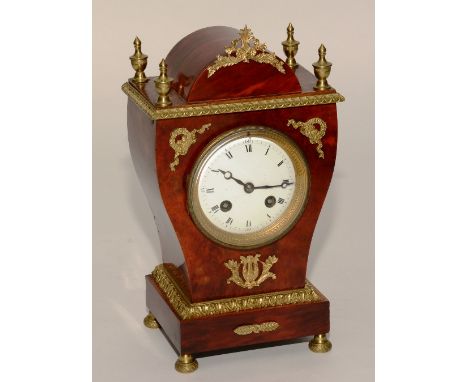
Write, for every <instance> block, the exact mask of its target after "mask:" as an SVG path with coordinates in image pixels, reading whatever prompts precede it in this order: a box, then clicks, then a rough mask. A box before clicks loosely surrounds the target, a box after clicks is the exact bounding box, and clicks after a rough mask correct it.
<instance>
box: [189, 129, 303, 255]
mask: <svg viewBox="0 0 468 382" xmlns="http://www.w3.org/2000/svg"><path fill="white" fill-rule="evenodd" d="M308 184H309V174H308V170H307V166H306V163H305V160H304V158H303V155H302V152H301V151H300V149H299V148H298V147H297V146H296V144H295V143H294V142H292V141H291V140H290V139H289V138H287V137H286V136H285V135H283V134H282V133H279V132H278V131H276V130H273V129H270V128H266V127H260V126H249V127H244V128H240V129H236V130H233V131H230V132H228V133H226V134H223V135H221V136H220V137H218V138H217V139H215V140H214V141H213V142H212V143H211V144H209V145H208V147H207V148H206V149H205V150H204V152H203V153H202V154H201V155H200V158H199V159H198V161H197V163H196V164H195V166H194V169H193V171H192V174H191V176H190V180H189V194H188V204H189V210H190V212H191V215H192V218H193V220H194V222H195V223H196V224H197V226H198V227H199V228H200V229H201V230H202V231H203V232H204V233H205V234H206V235H207V236H209V237H210V238H211V239H213V240H215V241H217V242H219V243H222V244H224V245H227V246H232V247H249V248H253V247H255V246H260V245H264V244H266V243H269V242H272V241H274V240H277V239H279V238H280V237H281V236H282V235H284V234H285V233H286V232H287V231H288V230H289V229H291V228H292V226H293V225H294V223H295V221H296V220H297V219H298V218H299V216H300V214H301V212H302V209H303V206H304V204H305V201H306V198H307V191H308Z"/></svg>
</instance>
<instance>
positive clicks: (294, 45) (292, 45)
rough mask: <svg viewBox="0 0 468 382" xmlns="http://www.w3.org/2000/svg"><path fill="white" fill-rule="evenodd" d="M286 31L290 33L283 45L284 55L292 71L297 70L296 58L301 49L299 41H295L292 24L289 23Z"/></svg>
mask: <svg viewBox="0 0 468 382" xmlns="http://www.w3.org/2000/svg"><path fill="white" fill-rule="evenodd" d="M286 30H287V32H288V38H287V39H286V40H285V41H283V42H282V43H281V44H282V45H283V51H284V54H285V55H286V57H287V58H286V63H287V64H288V66H289V67H290V68H291V69H295V68H296V67H297V62H296V59H295V58H294V56H295V55H296V54H297V51H298V49H299V41H296V40H295V39H294V27H293V25H292V24H291V23H289V25H288V28H287V29H286Z"/></svg>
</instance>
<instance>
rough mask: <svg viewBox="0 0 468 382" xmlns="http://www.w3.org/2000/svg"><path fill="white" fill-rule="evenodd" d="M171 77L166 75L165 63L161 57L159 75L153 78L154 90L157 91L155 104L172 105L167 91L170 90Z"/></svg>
mask: <svg viewBox="0 0 468 382" xmlns="http://www.w3.org/2000/svg"><path fill="white" fill-rule="evenodd" d="M172 81H173V80H172V78H170V77H168V76H167V64H166V60H165V59H164V58H163V59H162V60H161V63H160V64H159V77H157V78H156V79H155V80H154V84H155V86H156V90H157V91H158V93H159V97H158V101H157V102H156V105H157V106H161V107H165V106H170V105H172V101H171V99H170V98H169V95H168V94H169V91H170V90H171V84H172Z"/></svg>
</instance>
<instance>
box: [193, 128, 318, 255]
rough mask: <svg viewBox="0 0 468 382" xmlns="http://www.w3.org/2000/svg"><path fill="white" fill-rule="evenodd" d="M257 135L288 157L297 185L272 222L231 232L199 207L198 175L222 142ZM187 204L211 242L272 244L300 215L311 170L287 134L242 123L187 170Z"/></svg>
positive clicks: (254, 245)
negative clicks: (247, 230)
mask: <svg viewBox="0 0 468 382" xmlns="http://www.w3.org/2000/svg"><path fill="white" fill-rule="evenodd" d="M249 135H250V137H260V138H264V139H268V140H271V141H272V142H273V143H275V144H277V145H278V146H280V147H281V148H282V149H283V150H284V151H285V152H286V154H287V155H288V156H289V158H290V159H291V163H292V164H293V167H294V171H295V176H296V184H295V190H294V194H293V196H292V198H291V201H290V203H289V206H288V208H287V209H286V211H285V212H284V213H283V214H282V215H281V216H280V217H279V218H278V219H277V220H275V221H274V222H273V223H272V224H270V225H268V226H267V227H265V228H263V229H261V230H260V231H256V232H248V233H233V232H228V231H225V230H223V229H221V228H219V227H217V226H216V225H215V224H213V223H212V222H211V221H210V220H209V219H208V217H207V216H206V215H205V213H204V212H203V210H202V207H201V205H200V200H199V195H198V185H199V182H200V175H201V172H202V170H203V168H204V167H205V165H206V163H207V161H208V160H209V159H210V158H211V156H212V155H213V154H214V153H215V152H216V151H218V150H219V149H220V148H222V147H223V146H224V145H226V144H228V143H230V142H232V141H234V140H237V139H240V138H244V137H248V136H249ZM187 185H188V187H187V205H188V211H189V213H190V216H191V217H192V220H193V222H194V223H195V225H196V226H197V227H198V229H199V230H200V231H201V232H202V233H203V234H204V235H205V236H207V237H208V238H210V239H211V240H213V241H214V242H216V243H218V244H221V245H223V246H226V247H229V248H237V249H252V248H258V247H262V246H264V245H268V244H271V243H272V242H274V241H277V240H279V239H280V238H281V237H283V236H284V235H286V234H287V233H288V232H289V231H290V230H291V229H292V227H293V226H294V225H295V223H296V222H297V220H298V219H299V218H300V217H301V215H302V213H303V211H304V208H305V205H306V202H307V198H308V193H309V188H310V173H309V168H308V166H307V162H306V159H305V157H304V154H303V153H302V150H301V149H300V148H299V147H298V145H297V144H296V143H295V142H294V141H293V140H292V139H291V138H289V137H288V136H287V135H285V134H284V133H281V132H279V131H277V130H274V129H272V128H269V127H265V126H254V125H249V126H243V127H240V128H236V129H233V130H229V131H227V132H225V133H223V134H220V135H219V136H218V137H216V138H215V139H213V140H212V141H211V142H210V143H209V144H208V145H207V146H206V147H205V148H204V149H203V151H202V152H201V154H200V156H199V157H198V159H197V160H196V162H195V164H194V165H193V168H192V170H191V172H190V175H189V178H188V183H187Z"/></svg>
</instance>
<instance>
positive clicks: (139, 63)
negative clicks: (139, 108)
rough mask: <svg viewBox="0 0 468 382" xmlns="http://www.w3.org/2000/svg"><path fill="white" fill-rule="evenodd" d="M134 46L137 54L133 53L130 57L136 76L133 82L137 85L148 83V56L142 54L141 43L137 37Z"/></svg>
mask: <svg viewBox="0 0 468 382" xmlns="http://www.w3.org/2000/svg"><path fill="white" fill-rule="evenodd" d="M133 45H134V46H135V53H133V56H130V62H131V63H132V68H133V69H134V70H135V75H134V76H133V79H132V80H133V82H135V83H137V84H142V83H145V82H147V81H148V78H146V76H145V69H146V65H147V64H148V56H147V55H146V54H143V53H142V52H141V41H140V39H139V38H138V36H137V37H135V40H134V41H133Z"/></svg>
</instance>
